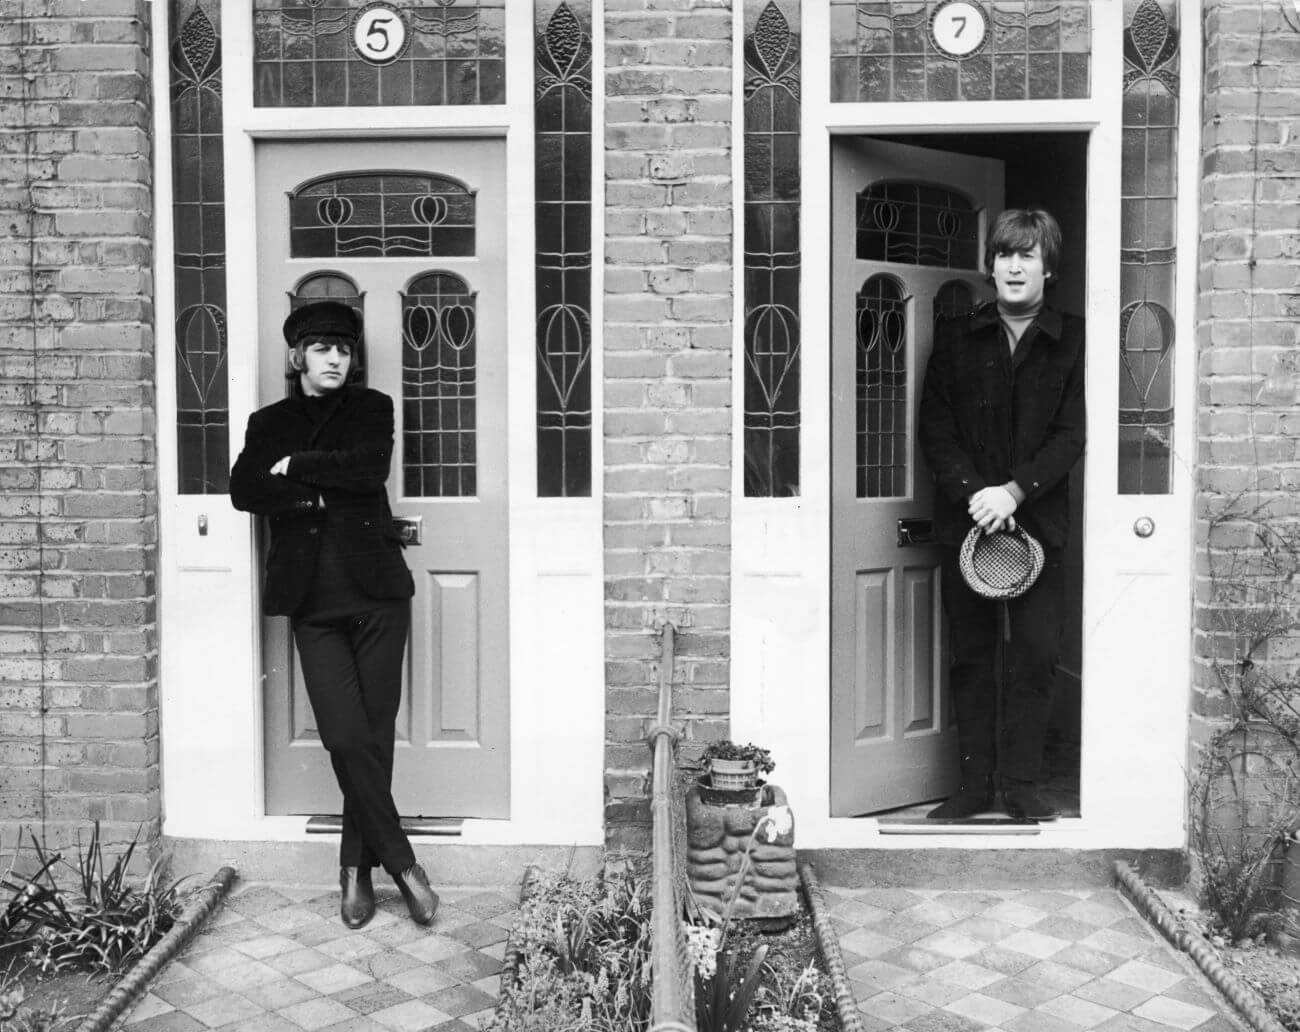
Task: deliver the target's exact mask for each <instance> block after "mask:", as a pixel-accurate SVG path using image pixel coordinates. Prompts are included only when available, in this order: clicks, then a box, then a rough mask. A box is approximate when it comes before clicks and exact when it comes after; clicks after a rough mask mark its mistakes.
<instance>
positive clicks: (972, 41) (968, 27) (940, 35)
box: [930, 0, 988, 58]
mask: <svg viewBox="0 0 1300 1032" xmlns="http://www.w3.org/2000/svg"><path fill="white" fill-rule="evenodd" d="M987 35H988V19H987V18H986V17H985V16H984V9H983V8H982V7H981V6H980V5H979V4H978V3H975V2H974V0H947V2H946V3H941V4H940V5H939V6H938V7H937V8H935V11H934V15H933V16H932V17H931V19H930V40H931V42H933V43H934V45H935V48H936V49H937V50H939V51H940V52H941V53H944V54H947V55H948V56H949V57H957V58H961V57H969V56H970V55H971V54H973V53H975V51H977V50H979V49H980V47H982V46H983V45H984V40H985V37H986V36H987Z"/></svg>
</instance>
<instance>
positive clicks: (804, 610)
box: [731, 0, 1202, 849]
mask: <svg viewBox="0 0 1300 1032" xmlns="http://www.w3.org/2000/svg"><path fill="white" fill-rule="evenodd" d="M802 9H803V10H802V25H801V29H800V32H801V37H802V48H803V52H802V70H803V71H802V144H801V160H802V181H803V195H802V219H801V231H802V240H801V241H800V248H801V252H802V257H803V277H802V284H801V297H800V315H801V324H802V332H801V341H802V345H801V354H802V375H801V384H802V405H801V410H802V416H803V419H802V442H801V475H800V480H801V495H800V496H799V497H798V498H793V499H768V498H746V497H744V488H743V480H742V474H743V461H742V459H743V448H744V434H743V422H742V421H743V411H744V342H743V327H744V324H745V320H744V298H743V296H742V294H743V269H744V244H743V230H742V229H741V228H740V227H741V226H743V219H742V217H741V213H742V212H743V203H744V183H743V178H742V173H741V169H742V168H743V165H742V164H741V162H742V160H743V154H744V92H743V90H744V57H743V50H742V46H743V20H742V19H741V17H740V16H739V12H738V17H737V31H736V35H735V41H734V42H735V51H734V55H735V56H734V90H735V94H734V96H735V109H734V111H735V125H734V130H735V131H734V138H733V139H734V148H735V151H734V152H735V155H736V164H735V168H736V186H735V205H736V213H737V217H736V225H737V233H736V237H737V239H736V244H735V263H736V284H737V287H736V307H735V319H734V326H735V334H736V336H735V345H734V346H735V365H734V377H735V391H734V403H733V404H734V410H735V412H734V427H733V431H734V441H735V456H734V477H733V492H734V504H733V510H732V511H733V520H734V527H733V536H732V605H733V610H732V618H733V619H732V661H731V724H732V735H733V737H734V738H736V739H739V740H754V741H758V742H761V743H762V744H764V745H766V746H769V747H770V748H771V749H772V751H773V754H774V756H775V758H776V760H777V764H778V766H777V770H776V772H775V775H774V778H775V780H776V781H777V782H779V783H780V784H781V786H782V787H783V788H784V789H785V790H786V792H787V793H788V795H789V798H790V802H791V805H792V806H793V807H794V809H795V812H796V813H797V814H798V816H799V844H800V846H801V847H802V848H853V847H859V848H865V847H869V848H877V849H905V848H917V847H925V848H950V849H951V848H960V849H1107V848H1182V847H1183V846H1184V845H1185V842H1186V832H1185V810H1186V793H1187V780H1186V758H1187V731H1188V706H1189V700H1190V687H1189V686H1190V675H1191V638H1192V633H1191V629H1192V610H1191V569H1192V555H1193V551H1192V549H1193V541H1194V538H1193V490H1194V486H1195V484H1194V478H1195V458H1194V457H1195V454H1196V452H1195V446H1196V434H1195V429H1196V427H1195V424H1196V322H1195V313H1196V273H1197V240H1198V228H1199V195H1198V184H1199V180H1200V177H1199V167H1198V166H1199V153H1200V125H1199V114H1200V90H1201V75H1202V71H1201V64H1200V62H1201V41H1200V21H1201V19H1200V11H1199V8H1198V5H1197V4H1196V3H1195V2H1194V0H1180V31H1181V32H1182V41H1181V47H1180V56H1181V63H1180V83H1181V91H1180V107H1179V111H1180V126H1179V137H1178V148H1179V150H1178V177H1179V179H1178V181H1179V188H1180V189H1179V203H1178V216H1177V218H1178V223H1177V233H1178V267H1177V311H1176V316H1175V319H1176V322H1175V326H1176V361H1175V367H1174V377H1175V398H1176V406H1177V407H1176V423H1175V430H1174V435H1175V436H1174V447H1175V455H1176V458H1175V469H1174V486H1173V493H1172V494H1170V495H1167V496H1149V495H1148V496H1120V495H1118V494H1117V492H1116V468H1117V458H1116V453H1117V438H1118V432H1117V398H1118V384H1119V349H1118V345H1117V343H1116V341H1117V337H1118V326H1119V308H1120V305H1119V272H1120V268H1119V251H1120V233H1119V230H1120V226H1119V219H1118V218H1117V217H1116V213H1117V212H1118V211H1119V208H1120V204H1119V199H1120V181H1119V169H1120V144H1121V128H1122V116H1121V101H1122V96H1121V86H1122V83H1121V69H1122V66H1123V54H1122V49H1121V46H1122V34H1123V5H1122V4H1120V3H1118V2H1112V3H1097V4H1093V5H1092V7H1091V10H1092V19H1093V26H1092V29H1093V59H1092V96H1091V97H1090V98H1089V99H1086V100H1063V101H1058V102H1053V103H1050V104H1045V103H1043V102H1034V101H989V102H980V103H976V102H967V103H961V104H952V103H893V104H886V103H870V104H864V103H849V104H838V103H837V104H832V103H831V102H830V96H829V88H830V76H829V72H828V69H829V68H830V47H829V38H830V37H829V11H828V5H827V4H826V3H824V2H822V0H804V2H803V4H802ZM1045 118H1046V119H1047V120H1044V119H1045ZM1017 128H1021V129H1026V130H1043V131H1046V130H1053V129H1059V130H1086V131H1088V132H1090V134H1091V138H1090V145H1089V151H1088V169H1087V174H1088V215H1087V220H1088V221H1087V227H1088V228H1087V232H1088V258H1087V271H1086V274H1087V281H1088V297H1089V303H1088V311H1087V313H1086V314H1087V318H1088V348H1089V362H1088V370H1087V395H1088V408H1089V412H1090V414H1091V418H1090V421H1089V443H1088V463H1087V472H1086V488H1085V491H1086V507H1085V515H1084V528H1083V531H1084V542H1085V544H1084V570H1085V577H1084V615H1083V619H1084V644H1083V649H1084V655H1083V671H1082V673H1083V683H1084V689H1083V745H1082V770H1081V786H1080V787H1081V792H1080V794H1081V808H1082V814H1083V815H1082V817H1080V818H1078V819H1070V820H1061V821H1057V822H1055V823H1053V824H1048V825H1043V826H1042V827H1041V828H1040V830H1039V832H1038V834H1035V835H1013V836H1009V835H996V834H976V835H970V834H960V835H957V834H953V835H942V834H941V835H935V834H929V835H898V834H882V830H881V826H880V824H879V823H878V822H877V820H876V819H875V818H856V819H853V818H835V817H831V816H830V815H829V814H830V751H829V727H830V719H831V711H830V585H829V556H830V520H831V508H830V464H829V455H830V447H829V446H830V438H829V428H830V397H829V390H828V385H829V383H830V356H829V351H828V347H827V342H828V341H829V339H830V326H829V304H828V303H827V299H828V298H829V296H830V282H831V280H830V237H829V210H830V193H829V183H830V165H829V161H830V138H831V136H832V135H835V134H840V133H853V132H872V131H879V132H890V133H906V132H909V131H915V132H945V131H950V130H951V131H963V132H970V131H981V130H983V131H998V130H1014V129H1017ZM1142 516H1147V517H1150V518H1152V519H1153V520H1154V521H1155V524H1156V527H1157V533H1156V534H1155V535H1154V536H1153V537H1151V538H1149V539H1146V540H1142V539H1139V538H1137V537H1136V536H1135V535H1134V533H1133V529H1132V528H1133V524H1134V522H1135V520H1137V519H1138V518H1139V517H1142ZM1152 614H1157V615H1156V616H1155V621H1156V623H1157V624H1161V619H1162V616H1161V615H1159V614H1163V623H1162V624H1161V626H1160V627H1159V633H1158V634H1155V635H1153V634H1151V633H1150V627H1151V624H1150V620H1151V619H1152Z"/></svg>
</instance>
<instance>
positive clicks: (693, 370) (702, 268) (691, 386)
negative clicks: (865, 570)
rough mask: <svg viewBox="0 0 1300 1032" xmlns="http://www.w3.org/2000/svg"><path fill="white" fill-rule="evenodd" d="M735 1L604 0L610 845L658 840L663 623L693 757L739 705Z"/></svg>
mask: <svg viewBox="0 0 1300 1032" xmlns="http://www.w3.org/2000/svg"><path fill="white" fill-rule="evenodd" d="M732 31H733V27H732V12H731V9H730V3H729V2H727V0H606V2H605V59H606V75H605V85H606V102H605V105H606V106H605V178H606V182H605V203H606V210H605V231H606V244H605V323H604V327H603V333H602V336H601V339H602V340H603V345H604V363H605V366H604V392H605V403H604V419H605V441H604V448H605V470H604V492H605V600H606V601H605V654H606V684H607V695H606V738H605V767H606V773H605V794H606V808H605V820H606V839H607V840H608V841H609V843H610V844H611V845H634V846H635V845H643V844H644V843H645V842H646V841H647V839H646V837H645V831H646V829H647V828H648V821H649V816H648V815H649V810H648V791H649V788H648V785H649V767H650V753H649V750H648V749H647V747H646V745H645V738H644V736H645V731H646V727H647V726H648V724H649V723H651V722H652V721H653V719H654V715H655V708H656V705H657V681H658V663H657V660H658V656H659V643H658V639H657V637H656V631H657V630H658V628H660V627H661V626H662V624H663V623H664V622H665V621H672V622H673V623H674V624H675V625H676V627H677V628H678V631H679V635H678V638H677V663H676V670H675V671H674V681H675V683H676V685H677V686H678V687H677V690H676V692H675V700H676V701H675V713H676V716H678V717H679V718H680V720H679V723H680V724H682V726H683V731H684V739H685V741H684V753H685V754H686V755H689V754H690V752H691V750H692V748H694V749H695V750H696V751H698V748H700V747H701V746H702V743H703V742H704V741H707V740H709V739H712V738H717V737H721V736H723V735H725V733H726V728H727V713H728V694H727V691H728V658H729V637H728V623H729V597H730V578H729V569H730V550H729V548H730V539H731V535H730V526H729V521H730V509H731V499H730V485H731V445H732V442H731V393H732V386H731V362H732V357H731V340H732V324H731V318H732V289H733V282H732V268H731V265H732V261H731V248H732V160H731V159H732V156H731V132H732V126H731V103H732V99H731V63H732V61H731V34H732Z"/></svg>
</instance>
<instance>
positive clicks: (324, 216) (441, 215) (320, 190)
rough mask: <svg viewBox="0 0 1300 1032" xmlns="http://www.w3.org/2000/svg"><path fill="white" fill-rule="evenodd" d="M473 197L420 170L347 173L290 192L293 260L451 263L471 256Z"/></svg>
mask: <svg viewBox="0 0 1300 1032" xmlns="http://www.w3.org/2000/svg"><path fill="white" fill-rule="evenodd" d="M475 202H476V198H475V196H474V194H473V193H471V192H470V191H469V189H468V188H467V187H466V186H465V184H464V183H461V182H458V181H457V180H455V179H450V178H448V177H446V176H436V175H428V174H426V173H422V172H351V173H348V174H346V175H339V176H327V177H324V178H322V179H316V180H313V181H311V182H310V183H304V184H303V185H302V186H300V187H298V189H296V190H294V191H293V192H292V193H290V194H289V253H290V256H291V257H294V258H341V257H346V258H382V257H392V256H398V257H409V256H415V257H424V258H435V257H452V256H457V257H459V256H466V255H472V254H473V253H474V219H475V215H476V203H475Z"/></svg>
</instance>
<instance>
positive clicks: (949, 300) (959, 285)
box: [934, 280, 975, 323]
mask: <svg viewBox="0 0 1300 1032" xmlns="http://www.w3.org/2000/svg"><path fill="white" fill-rule="evenodd" d="M974 307H975V293H974V291H972V290H971V288H970V284H969V283H967V282H966V281H965V280H949V281H948V282H947V283H945V284H944V285H943V286H942V287H940V288H939V289H938V290H936V291H935V292H934V321H935V323H938V322H939V320H940V319H951V318H952V317H953V316H954V315H965V314H966V313H967V312H969V311H970V310H971V309H973V308H974Z"/></svg>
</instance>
